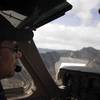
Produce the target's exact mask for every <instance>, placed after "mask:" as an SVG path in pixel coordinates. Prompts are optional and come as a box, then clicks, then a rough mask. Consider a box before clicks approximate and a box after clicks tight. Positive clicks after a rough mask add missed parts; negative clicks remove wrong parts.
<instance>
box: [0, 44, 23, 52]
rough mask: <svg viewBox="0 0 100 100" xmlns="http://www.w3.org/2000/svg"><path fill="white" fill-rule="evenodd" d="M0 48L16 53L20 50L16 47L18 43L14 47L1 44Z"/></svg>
mask: <svg viewBox="0 0 100 100" xmlns="http://www.w3.org/2000/svg"><path fill="white" fill-rule="evenodd" d="M0 48H8V49H10V50H11V51H13V52H15V53H18V51H20V52H21V49H20V48H19V47H18V45H16V46H15V47H8V46H1V47H0Z"/></svg>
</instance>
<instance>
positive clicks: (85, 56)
mask: <svg viewBox="0 0 100 100" xmlns="http://www.w3.org/2000/svg"><path fill="white" fill-rule="evenodd" d="M68 2H69V3H71V4H72V5H73V8H72V10H70V11H68V12H66V14H65V15H64V16H62V17H60V18H58V19H56V20H54V21H52V22H50V23H48V24H46V25H44V26H42V27H40V28H39V29H37V31H35V32H34V33H35V36H34V41H35V43H36V46H37V47H38V49H39V52H40V54H41V56H42V58H43V61H44V63H45V65H46V66H47V69H48V70H49V72H50V74H51V75H52V76H53V78H55V73H56V70H57V69H59V68H58V67H60V65H61V63H65V62H71V63H73V62H74V63H76V62H77V60H75V59H81V60H84V61H83V62H85V64H87V63H89V65H90V64H91V63H92V66H94V67H95V68H98V66H99V63H100V62H99V61H98V59H99V57H100V15H99V13H98V10H99V8H100V0H68ZM69 58H70V60H69ZM71 58H74V59H71ZM78 61H79V60H78ZM77 63H79V62H77ZM57 66H58V67H57ZM56 67H57V69H56ZM96 70H97V69H96ZM93 71H94V70H93ZM98 72H99V71H98Z"/></svg>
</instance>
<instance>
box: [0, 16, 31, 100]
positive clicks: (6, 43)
mask: <svg viewBox="0 0 100 100" xmlns="http://www.w3.org/2000/svg"><path fill="white" fill-rule="evenodd" d="M32 37H33V32H32V31H30V30H26V29H17V28H15V27H14V26H13V25H12V24H11V23H10V22H9V21H8V20H7V19H5V18H4V17H3V16H2V15H0V80H2V79H4V78H9V77H12V76H13V75H14V73H15V69H16V61H17V59H19V58H21V57H22V53H21V52H20V51H19V48H18V42H20V41H30V40H32ZM0 100H6V97H5V94H4V90H3V88H2V85H1V83H0Z"/></svg>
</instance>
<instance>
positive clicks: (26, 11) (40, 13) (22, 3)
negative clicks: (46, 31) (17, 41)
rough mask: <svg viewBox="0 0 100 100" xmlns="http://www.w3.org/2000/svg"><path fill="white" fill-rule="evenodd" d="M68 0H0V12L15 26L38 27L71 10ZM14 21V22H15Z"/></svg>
mask: <svg viewBox="0 0 100 100" xmlns="http://www.w3.org/2000/svg"><path fill="white" fill-rule="evenodd" d="M71 8H72V5H71V4H69V3H68V2H67V1H66V0H0V11H1V12H0V13H1V14H2V15H3V16H5V17H6V18H8V19H9V20H11V19H12V20H11V22H12V24H13V23H15V22H16V21H17V23H16V25H15V24H14V26H15V27H16V26H19V27H28V28H31V29H36V28H38V27H40V26H42V25H44V24H45V23H48V22H50V21H52V20H54V19H56V18H58V17H60V16H62V15H64V14H65V12H66V11H68V10H70V9H71ZM15 20H16V21H15ZM13 21H14V22H13Z"/></svg>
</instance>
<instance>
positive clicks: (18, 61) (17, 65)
mask: <svg viewBox="0 0 100 100" xmlns="http://www.w3.org/2000/svg"><path fill="white" fill-rule="evenodd" d="M21 70H22V64H21V61H20V59H17V62H16V68H15V72H21Z"/></svg>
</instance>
